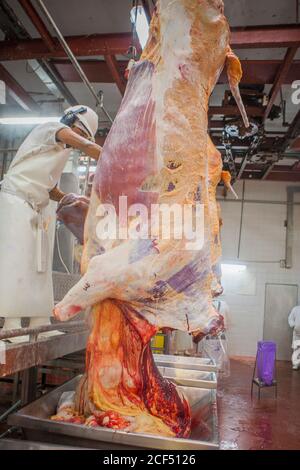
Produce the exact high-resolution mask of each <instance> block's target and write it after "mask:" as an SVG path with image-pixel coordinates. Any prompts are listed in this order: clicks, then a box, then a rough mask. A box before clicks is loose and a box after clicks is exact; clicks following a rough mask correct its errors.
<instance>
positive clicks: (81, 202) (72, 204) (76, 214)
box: [56, 193, 90, 244]
mask: <svg viewBox="0 0 300 470" xmlns="http://www.w3.org/2000/svg"><path fill="white" fill-rule="evenodd" d="M89 203H90V200H89V198H87V197H85V196H78V195H77V194H74V193H70V194H66V195H65V196H64V197H63V198H62V199H61V201H60V203H59V204H58V207H57V211H56V213H57V219H58V220H59V221H60V222H63V223H64V224H65V226H66V227H68V229H69V230H70V231H71V232H72V233H73V235H75V237H76V238H77V239H78V241H79V242H80V243H81V244H83V238H84V237H83V233H84V223H85V219H86V216H87V213H88V209H89Z"/></svg>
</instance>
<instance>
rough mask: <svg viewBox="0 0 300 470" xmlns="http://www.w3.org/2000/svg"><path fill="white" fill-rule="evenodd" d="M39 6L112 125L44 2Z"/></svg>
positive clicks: (109, 117) (39, 1) (39, 0)
mask: <svg viewBox="0 0 300 470" xmlns="http://www.w3.org/2000/svg"><path fill="white" fill-rule="evenodd" d="M37 2H38V4H39V6H40V7H41V9H42V11H43V13H44V14H45V16H46V18H47V19H48V21H49V22H50V24H51V26H52V28H53V29H54V31H55V33H56V35H57V38H58V40H59V42H60V43H61V45H62V47H63V48H64V50H65V52H66V54H67V56H68V57H69V59H70V61H71V62H72V64H73V66H74V68H75V69H76V71H77V72H78V75H79V76H80V78H81V80H82V81H83V83H84V84H85V85H86V87H87V88H88V89H89V91H90V92H91V94H92V95H93V97H94V98H95V100H96V103H97V105H99V107H100V109H102V111H103V112H104V114H105V116H106V117H107V118H108V119H109V121H110V122H111V123H112V122H113V119H112V118H111V116H110V115H109V113H108V112H107V111H106V109H105V108H104V106H103V103H102V100H101V98H99V96H98V95H97V93H96V92H95V90H94V88H93V86H92V85H91V83H90V81H89V79H88V78H87V76H86V74H85V73H84V71H83V70H82V68H81V65H80V64H79V62H78V60H77V59H76V57H75V55H74V54H73V52H72V51H71V49H70V48H69V46H68V44H67V42H66V41H65V38H64V37H63V35H62V33H61V32H60V30H59V28H58V27H57V24H56V23H55V21H54V19H53V18H52V16H51V15H50V13H49V11H48V9H47V8H46V6H45V4H44V2H43V1H42V0H37Z"/></svg>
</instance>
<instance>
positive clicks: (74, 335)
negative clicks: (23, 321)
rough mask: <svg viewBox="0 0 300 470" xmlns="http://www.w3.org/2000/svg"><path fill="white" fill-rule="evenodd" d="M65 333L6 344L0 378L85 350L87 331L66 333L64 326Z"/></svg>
mask: <svg viewBox="0 0 300 470" xmlns="http://www.w3.org/2000/svg"><path fill="white" fill-rule="evenodd" d="M65 331H67V332H66V333H65V334H62V335H61V334H60V335H57V336H51V337H49V338H40V339H39V338H38V339H37V341H35V342H27V343H19V344H7V345H6V350H5V364H0V377H4V376H6V375H12V374H14V373H16V372H18V371H21V370H25V369H28V368H30V367H34V366H37V365H41V364H44V363H45V362H47V361H50V360H52V359H56V358H58V357H62V356H65V355H67V354H71V353H73V352H76V351H81V350H82V349H84V348H85V346H86V342H87V338H88V334H89V333H88V331H87V330H85V329H80V330H76V329H75V331H68V329H67V325H66V324H65Z"/></svg>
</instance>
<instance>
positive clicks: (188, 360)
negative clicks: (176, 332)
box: [153, 354, 218, 372]
mask: <svg viewBox="0 0 300 470" xmlns="http://www.w3.org/2000/svg"><path fill="white" fill-rule="evenodd" d="M153 357H154V360H155V362H156V364H157V365H158V366H161V367H176V368H178V369H189V370H200V371H210V372H217V371H218V367H217V366H216V364H215V362H214V361H212V360H211V359H209V358H205V357H188V356H169V355H166V354H153Z"/></svg>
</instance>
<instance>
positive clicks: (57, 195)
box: [49, 186, 66, 202]
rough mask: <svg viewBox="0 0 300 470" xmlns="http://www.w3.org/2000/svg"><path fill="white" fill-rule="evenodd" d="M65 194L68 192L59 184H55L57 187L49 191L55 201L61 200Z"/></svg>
mask: <svg viewBox="0 0 300 470" xmlns="http://www.w3.org/2000/svg"><path fill="white" fill-rule="evenodd" d="M65 195H66V193H64V192H63V191H61V190H60V189H59V188H58V187H57V186H55V188H53V189H51V191H50V192H49V196H50V199H51V201H55V202H60V201H61V200H62V198H63V197H64V196H65Z"/></svg>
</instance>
